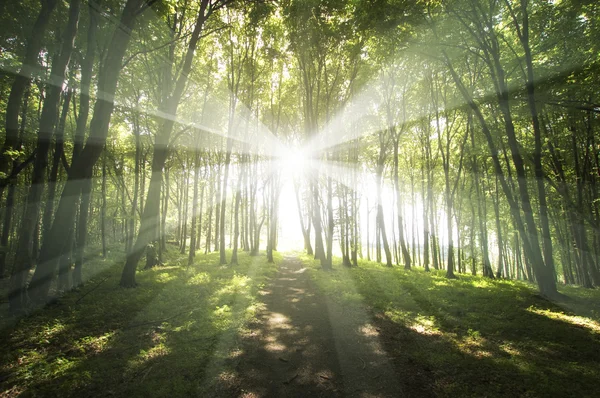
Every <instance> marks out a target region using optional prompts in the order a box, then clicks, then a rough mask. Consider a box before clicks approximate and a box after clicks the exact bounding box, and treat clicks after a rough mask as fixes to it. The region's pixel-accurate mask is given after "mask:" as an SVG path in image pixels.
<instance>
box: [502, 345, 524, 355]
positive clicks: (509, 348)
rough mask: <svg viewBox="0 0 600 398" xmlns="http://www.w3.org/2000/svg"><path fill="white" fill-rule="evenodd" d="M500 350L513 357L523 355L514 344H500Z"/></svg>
mask: <svg viewBox="0 0 600 398" xmlns="http://www.w3.org/2000/svg"><path fill="white" fill-rule="evenodd" d="M499 347H500V349H501V350H502V351H504V352H505V353H507V354H508V355H510V356H511V357H517V356H521V355H523V354H522V353H521V351H519V349H518V348H517V347H516V346H515V345H514V344H512V343H504V344H500V346H499Z"/></svg>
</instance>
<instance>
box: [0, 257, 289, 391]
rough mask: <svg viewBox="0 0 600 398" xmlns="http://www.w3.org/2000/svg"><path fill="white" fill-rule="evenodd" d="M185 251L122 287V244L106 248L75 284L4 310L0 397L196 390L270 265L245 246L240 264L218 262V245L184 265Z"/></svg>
mask: <svg viewBox="0 0 600 398" xmlns="http://www.w3.org/2000/svg"><path fill="white" fill-rule="evenodd" d="M186 259H187V256H186V258H183V257H181V256H180V255H179V254H178V252H177V250H176V249H174V248H173V249H171V250H170V251H169V253H168V254H167V257H166V261H165V264H164V265H163V266H160V267H156V268H154V269H152V270H148V271H143V272H140V273H139V275H138V278H137V279H138V283H139V286H138V287H137V288H135V289H124V288H121V287H119V286H118V282H119V277H120V271H121V269H122V265H123V253H119V252H113V253H111V254H110V256H109V258H107V259H106V260H101V259H94V260H92V261H91V262H90V263H89V264H88V268H89V269H94V268H96V269H102V270H101V271H100V272H99V273H97V274H96V275H95V276H94V277H92V278H91V279H90V280H89V281H88V282H87V283H86V285H85V286H83V287H82V288H81V289H79V290H78V291H74V292H71V293H68V294H66V295H64V296H62V297H60V298H59V299H57V300H56V301H55V302H54V303H53V304H51V305H50V306H48V307H46V308H45V309H43V310H38V311H37V312H35V313H32V314H29V315H28V316H26V317H23V318H21V319H20V320H18V321H17V322H16V324H12V325H11V324H10V323H11V320H10V319H9V318H4V319H3V320H2V321H3V328H2V331H1V332H0V341H1V343H0V357H1V358H3V359H2V364H1V365H0V383H1V384H0V391H1V392H2V393H1V396H4V397H8V396H16V395H18V394H25V395H26V396H173V395H175V396H189V395H199V394H201V393H202V389H203V388H204V386H206V385H207V382H206V381H207V380H206V378H210V377H212V374H211V368H218V366H219V365H218V363H219V361H221V359H222V358H221V357H222V356H223V355H225V354H224V353H222V352H221V350H220V347H221V346H224V345H228V343H227V340H230V339H232V338H235V336H236V335H237V334H238V333H240V331H241V330H242V329H243V328H244V327H245V325H246V324H247V323H248V322H249V321H251V320H252V319H253V318H254V317H255V316H256V314H257V313H258V311H260V308H261V305H262V304H261V302H260V300H259V295H258V291H259V290H260V289H262V288H264V287H265V285H266V284H268V281H269V278H270V277H272V276H273V275H274V273H275V272H276V269H277V266H276V265H275V264H267V262H266V260H265V257H264V256H260V257H251V256H249V255H247V254H246V253H240V256H239V261H240V264H239V265H238V266H220V265H218V253H214V254H209V255H206V256H203V255H201V256H198V257H197V260H196V262H195V264H194V265H193V266H191V267H186V266H185V264H186V261H185V260H186ZM279 260H280V257H279V256H278V257H276V262H277V261H279ZM107 262H108V265H107ZM13 323H14V321H13Z"/></svg>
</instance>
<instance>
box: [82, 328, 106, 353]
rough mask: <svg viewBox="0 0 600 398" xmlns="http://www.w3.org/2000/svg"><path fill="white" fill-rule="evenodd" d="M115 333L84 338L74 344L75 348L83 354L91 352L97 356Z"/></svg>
mask: <svg viewBox="0 0 600 398" xmlns="http://www.w3.org/2000/svg"><path fill="white" fill-rule="evenodd" d="M114 334H115V332H114V331H111V332H108V333H105V334H103V335H101V336H86V337H83V338H81V339H79V340H78V341H77V342H75V346H76V347H77V348H78V349H79V350H80V351H81V352H83V353H86V352H92V353H94V354H97V353H99V352H101V351H103V350H104V349H105V348H106V346H107V345H108V342H109V341H110V339H111V338H112V337H113V336H114Z"/></svg>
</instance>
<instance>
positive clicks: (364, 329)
mask: <svg viewBox="0 0 600 398" xmlns="http://www.w3.org/2000/svg"><path fill="white" fill-rule="evenodd" d="M359 331H360V332H361V333H362V334H363V336H366V337H377V336H379V331H378V330H377V329H376V328H375V327H374V326H373V325H371V324H370V323H366V324H364V325H362V326H361V327H360V328H359Z"/></svg>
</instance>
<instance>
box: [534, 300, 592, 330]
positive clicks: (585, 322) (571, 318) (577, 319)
mask: <svg viewBox="0 0 600 398" xmlns="http://www.w3.org/2000/svg"><path fill="white" fill-rule="evenodd" d="M527 311H529V312H531V313H534V314H537V315H542V316H545V317H548V318H550V319H558V320H560V321H563V322H567V323H570V324H571V325H574V326H577V327H582V328H585V329H588V330H589V331H591V332H592V333H599V334H600V324H598V322H596V321H594V320H592V319H590V318H585V317H582V316H577V315H567V314H565V313H564V312H556V311H551V310H543V309H540V308H535V307H534V306H533V305H532V306H531V307H529V308H527Z"/></svg>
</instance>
